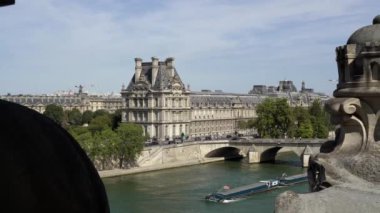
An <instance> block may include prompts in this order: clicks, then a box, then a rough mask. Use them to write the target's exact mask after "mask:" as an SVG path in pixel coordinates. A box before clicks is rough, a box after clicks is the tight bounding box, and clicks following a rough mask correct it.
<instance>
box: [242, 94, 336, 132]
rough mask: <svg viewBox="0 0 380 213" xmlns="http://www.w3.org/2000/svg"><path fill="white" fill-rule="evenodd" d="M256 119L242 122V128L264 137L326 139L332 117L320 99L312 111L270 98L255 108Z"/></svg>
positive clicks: (283, 100) (316, 101)
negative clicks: (252, 129)
mask: <svg viewBox="0 0 380 213" xmlns="http://www.w3.org/2000/svg"><path fill="white" fill-rule="evenodd" d="M256 113H257V116H258V117H257V119H255V120H249V121H246V122H245V121H240V122H239V127H240V128H243V129H248V128H256V129H257V131H258V133H259V135H260V136H261V137H263V138H283V137H296V138H326V137H327V136H328V132H329V130H330V129H331V125H330V122H329V116H328V114H327V113H326V111H325V110H324V109H323V107H322V105H321V103H320V101H319V100H315V101H314V102H313V103H312V104H311V106H310V107H309V108H305V107H290V106H289V104H288V102H287V100H286V99H279V98H268V99H265V100H264V101H263V102H262V103H260V104H258V105H257V107H256Z"/></svg>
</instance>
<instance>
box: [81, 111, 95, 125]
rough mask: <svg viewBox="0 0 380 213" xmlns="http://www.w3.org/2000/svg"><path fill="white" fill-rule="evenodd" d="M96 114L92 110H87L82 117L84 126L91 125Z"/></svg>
mask: <svg viewBox="0 0 380 213" xmlns="http://www.w3.org/2000/svg"><path fill="white" fill-rule="evenodd" d="M93 115H94V113H93V112H92V111H90V110H86V111H84V112H83V115H82V124H89V123H90V121H91V120H92V118H93Z"/></svg>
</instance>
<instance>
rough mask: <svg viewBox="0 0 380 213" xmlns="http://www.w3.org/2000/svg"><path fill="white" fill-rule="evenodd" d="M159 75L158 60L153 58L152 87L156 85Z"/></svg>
mask: <svg viewBox="0 0 380 213" xmlns="http://www.w3.org/2000/svg"><path fill="white" fill-rule="evenodd" d="M157 73H158V58H156V57H152V86H154V84H155V83H156V78H157Z"/></svg>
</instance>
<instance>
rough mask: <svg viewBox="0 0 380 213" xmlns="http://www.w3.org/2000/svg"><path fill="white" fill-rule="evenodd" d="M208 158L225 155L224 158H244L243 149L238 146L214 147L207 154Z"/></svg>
mask: <svg viewBox="0 0 380 213" xmlns="http://www.w3.org/2000/svg"><path fill="white" fill-rule="evenodd" d="M205 157H207V158H215V157H224V159H236V158H242V157H243V155H242V154H241V150H240V149H239V148H236V147H231V146H227V147H221V148H217V149H214V150H212V151H210V152H209V153H207V154H206V155H205Z"/></svg>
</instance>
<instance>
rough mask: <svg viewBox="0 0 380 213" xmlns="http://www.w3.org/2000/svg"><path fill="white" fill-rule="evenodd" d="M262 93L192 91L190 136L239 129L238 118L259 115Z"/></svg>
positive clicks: (213, 134)
mask: <svg viewBox="0 0 380 213" xmlns="http://www.w3.org/2000/svg"><path fill="white" fill-rule="evenodd" d="M261 98H262V97H260V96H252V95H244V94H229V93H223V92H211V91H203V92H192V93H191V94H190V101H191V118H190V119H191V122H190V136H191V137H203V136H211V137H212V138H219V137H224V136H226V135H228V134H232V133H234V132H235V131H236V130H237V129H238V121H240V120H249V119H252V118H255V117H256V111H255V106H256V104H258V103H260V101H261Z"/></svg>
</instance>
